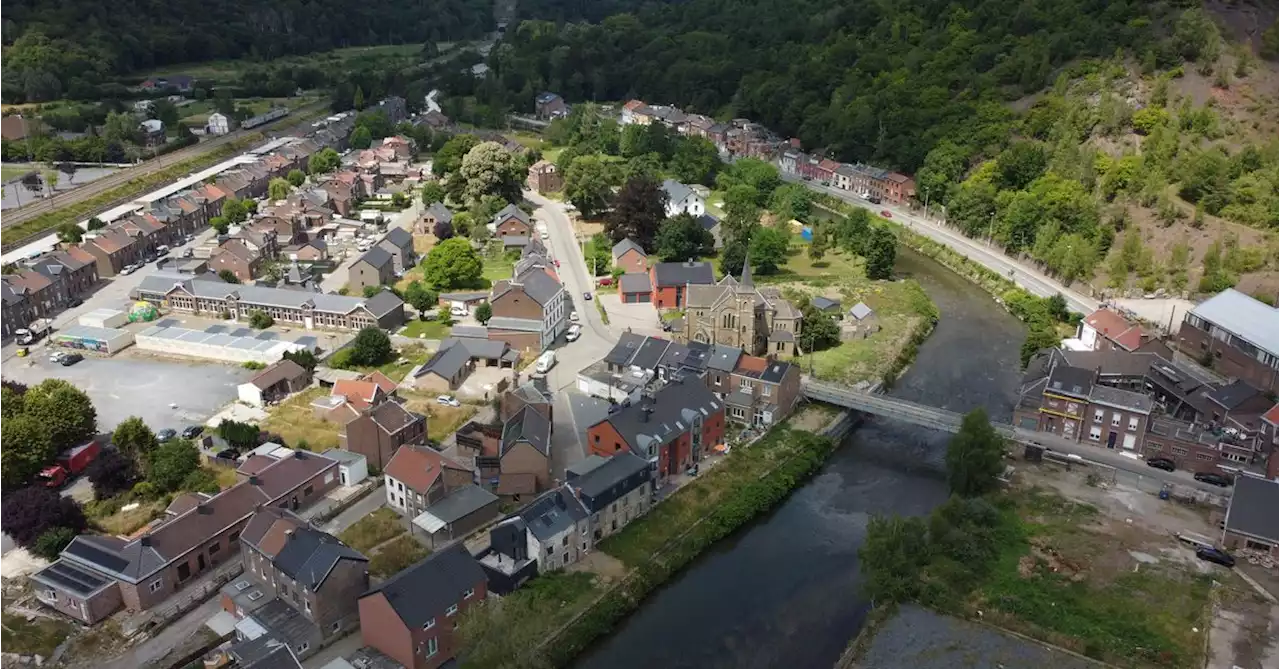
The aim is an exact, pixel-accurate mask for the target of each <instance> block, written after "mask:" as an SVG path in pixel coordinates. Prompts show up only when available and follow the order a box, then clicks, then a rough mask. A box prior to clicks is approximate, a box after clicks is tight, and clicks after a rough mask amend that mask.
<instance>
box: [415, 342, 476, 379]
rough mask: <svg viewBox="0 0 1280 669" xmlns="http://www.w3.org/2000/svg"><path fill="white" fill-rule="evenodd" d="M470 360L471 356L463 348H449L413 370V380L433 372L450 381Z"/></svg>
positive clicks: (438, 352) (440, 351) (443, 349)
mask: <svg viewBox="0 0 1280 669" xmlns="http://www.w3.org/2000/svg"><path fill="white" fill-rule="evenodd" d="M469 360H471V354H470V353H468V352H467V349H466V347H465V346H450V347H448V348H443V347H442V348H441V349H440V350H438V351H436V352H435V354H434V355H432V356H431V358H430V359H429V360H427V361H426V362H425V363H423V365H422V366H421V367H419V368H418V369H416V370H414V372H413V376H414V378H417V377H420V376H423V375H425V374H429V373H431V372H435V373H436V374H438V375H440V376H443V377H444V378H446V379H451V378H453V377H454V375H456V374H457V373H458V372H459V371H461V370H462V367H463V366H464V365H466V364H467V362H468V361H469Z"/></svg>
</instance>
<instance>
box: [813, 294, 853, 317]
mask: <svg viewBox="0 0 1280 669" xmlns="http://www.w3.org/2000/svg"><path fill="white" fill-rule="evenodd" d="M810 304H812V305H813V308H814V309H817V310H818V311H821V312H823V313H827V314H835V315H836V316H839V315H840V300H833V299H831V298H829V297H822V296H819V297H815V298H813V300H812V301H810ZM859 304H862V303H861V302H859ZM863 306H866V305H863Z"/></svg>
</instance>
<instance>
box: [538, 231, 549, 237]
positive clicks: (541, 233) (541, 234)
mask: <svg viewBox="0 0 1280 669" xmlns="http://www.w3.org/2000/svg"><path fill="white" fill-rule="evenodd" d="M538 237H539V238H541V239H551V235H550V234H548V233H547V231H546V230H543V231H542V232H540V233H538Z"/></svg>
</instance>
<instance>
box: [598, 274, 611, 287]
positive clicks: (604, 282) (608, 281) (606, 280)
mask: <svg viewBox="0 0 1280 669" xmlns="http://www.w3.org/2000/svg"><path fill="white" fill-rule="evenodd" d="M597 283H599V284H600V285H602V286H612V285H613V277H611V276H606V277H604V278H603V279H600V280H599V281H598V282H597Z"/></svg>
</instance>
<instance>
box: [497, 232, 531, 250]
mask: <svg viewBox="0 0 1280 669" xmlns="http://www.w3.org/2000/svg"><path fill="white" fill-rule="evenodd" d="M528 245H529V238H528V237H525V236H524V235H503V236H502V246H503V247H504V248H511V247H514V246H519V247H521V248H523V247H525V246H528Z"/></svg>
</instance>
